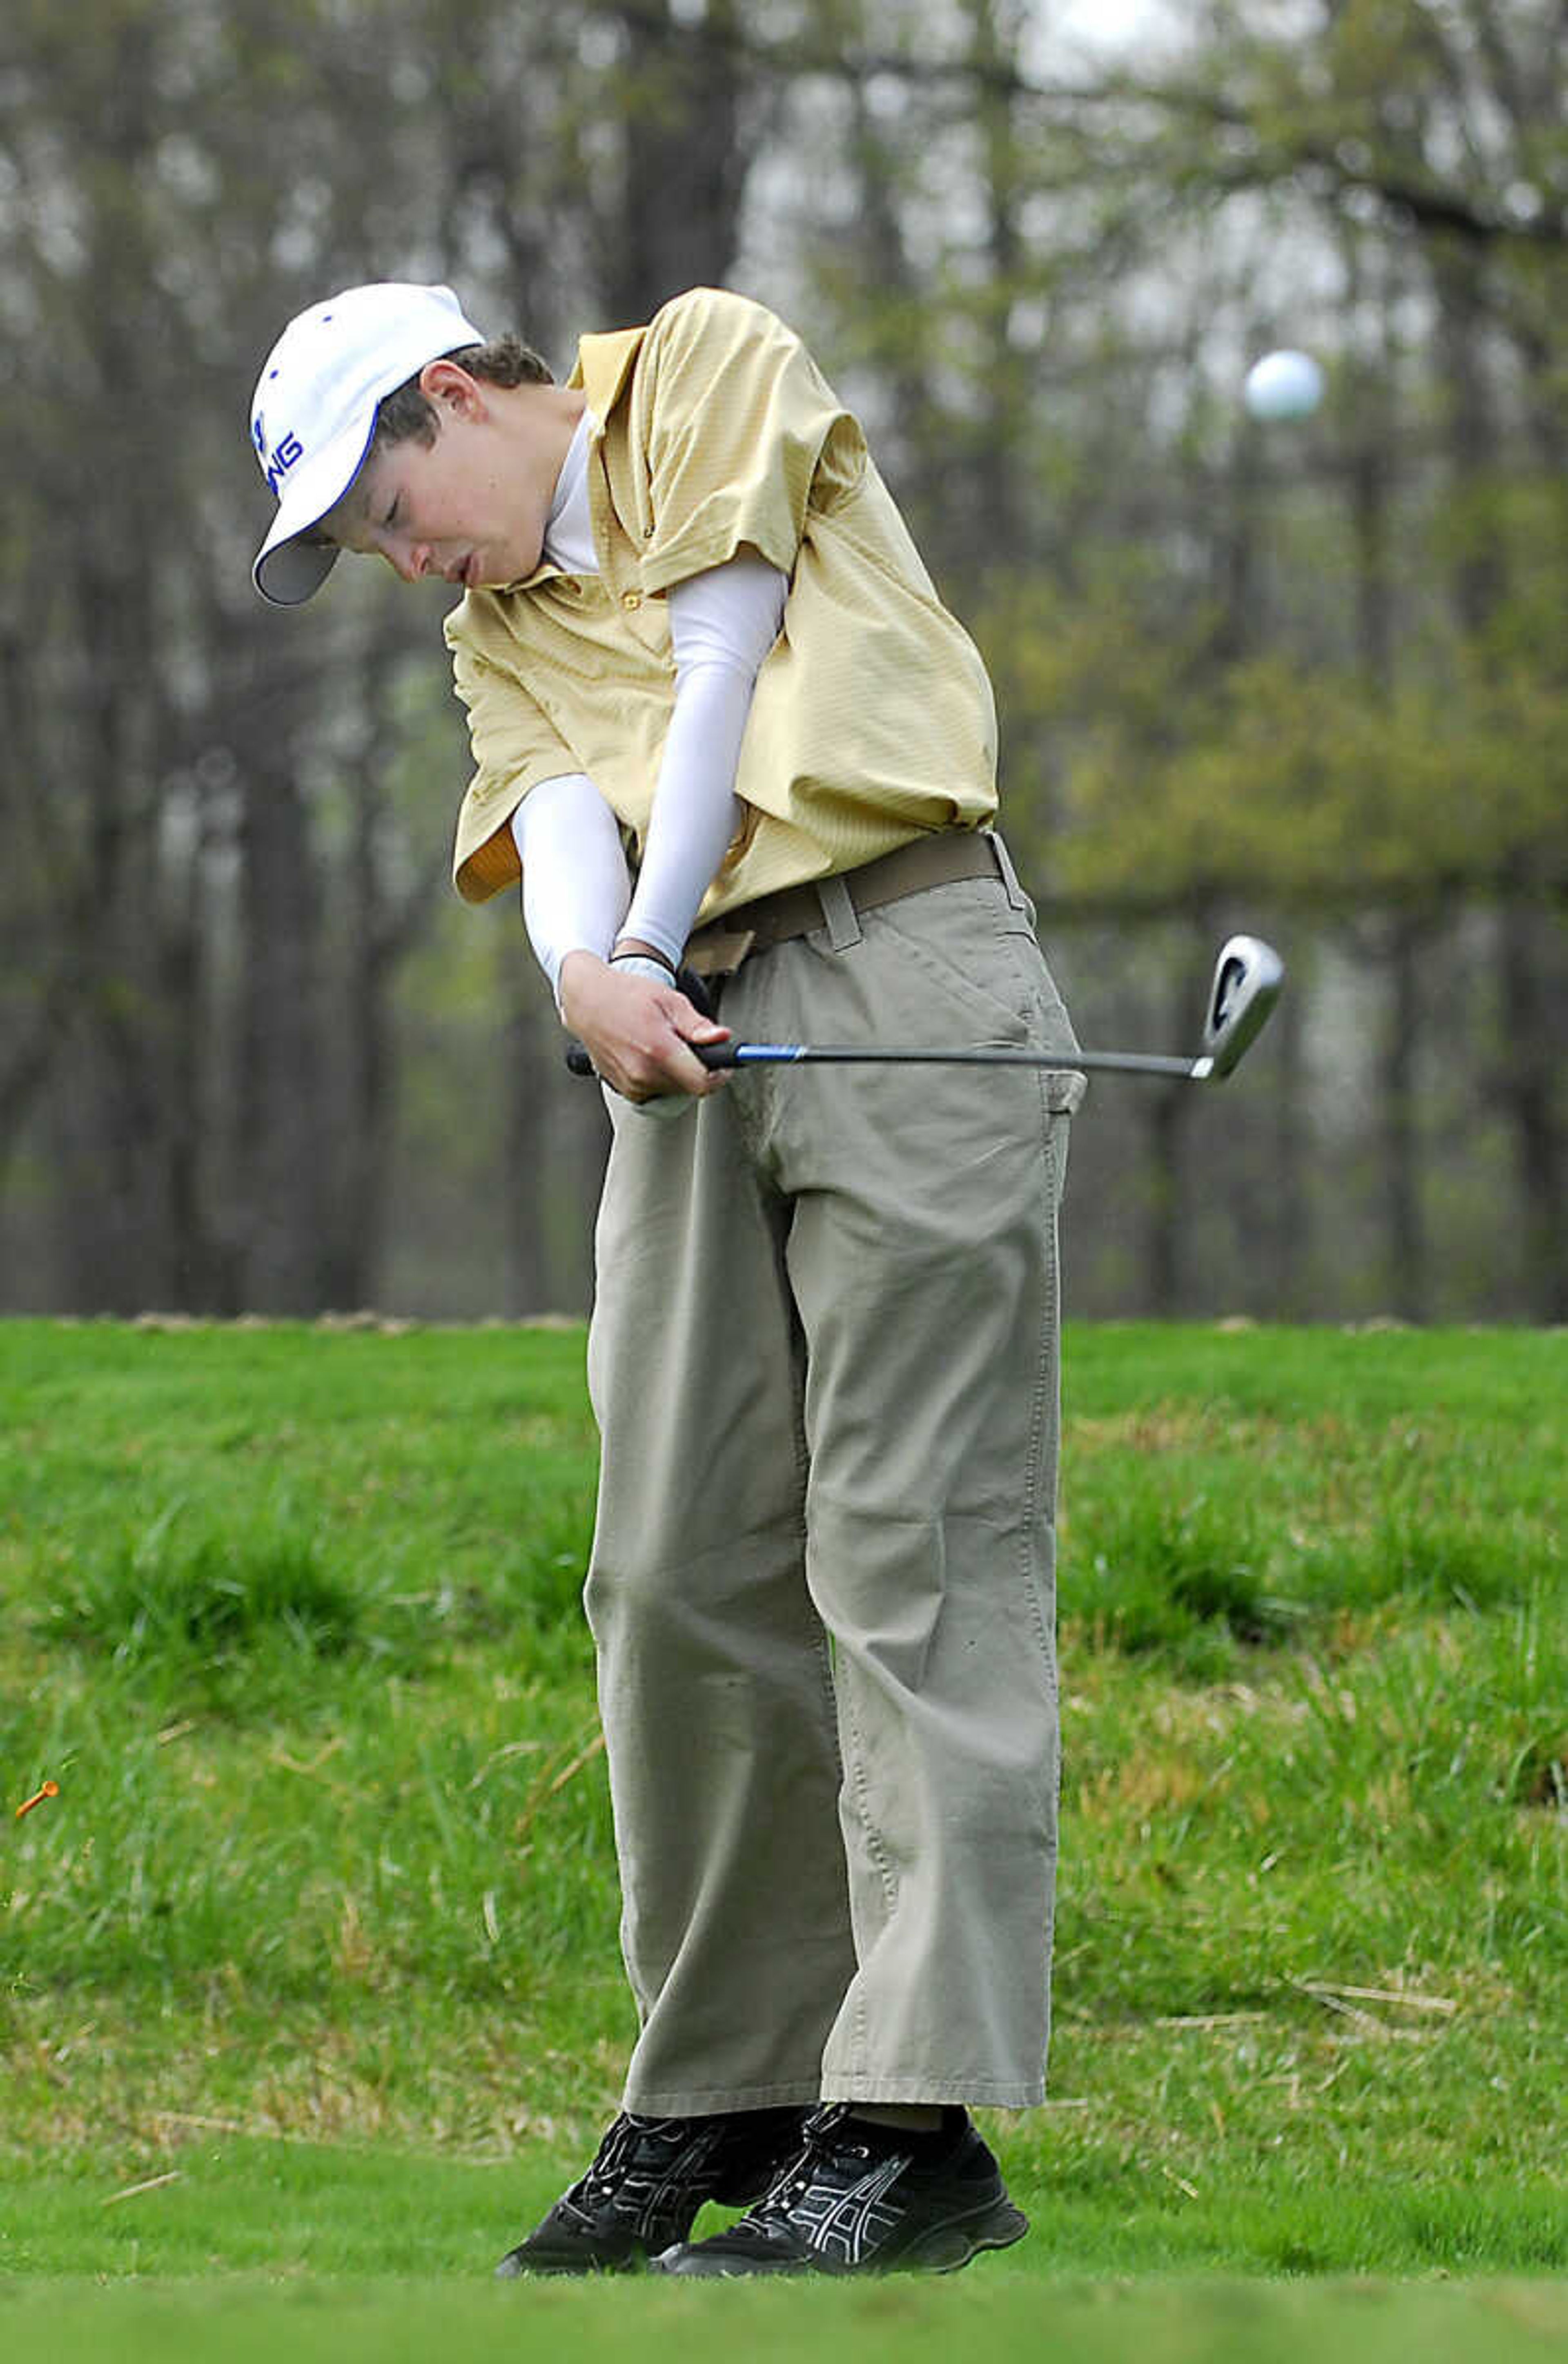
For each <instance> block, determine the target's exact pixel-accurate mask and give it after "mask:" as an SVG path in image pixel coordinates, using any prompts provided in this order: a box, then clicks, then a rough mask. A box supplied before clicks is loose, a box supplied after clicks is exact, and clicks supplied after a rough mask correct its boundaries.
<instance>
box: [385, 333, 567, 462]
mask: <svg viewBox="0 0 1568 2364" xmlns="http://www.w3.org/2000/svg"><path fill="white" fill-rule="evenodd" d="M441 358H442V359H443V360H444V361H449V362H457V364H458V366H459V368H460V369H465V370H466V371H467V372H468V374H469V375H470V377H477V378H482V379H484V383H485V384H486V385H504V386H513V385H553V384H554V380H553V379H552V377H551V376H550V370H549V367H548V365H547V363H545V362H542V361H541V360H540V359H539V355H538V353H536V352H535V351H534V350H533V348H532V346H531V345H525V344H524V342H523V340H522V339H521V337H516V336H513V335H512V333H511V332H510V330H508V331H507V333H506V335H505V336H504V337H492V338H491V340H490V341H489V343H488V344H484V345H459V346H458V347H457V348H456V349H455V350H454V351H451V352H450V353H445V354H443V355H442V356H441ZM438 431H439V421H438V419H437V417H436V408H435V405H434V403H432V402H431V400H430V398H429V396H428V395H427V394H424V393H422V392H421V391H420V386H419V379H418V377H417V376H414V377H411V378H409V379H407V380H406V383H405V384H404V385H399V386H395V387H394V389H393V391H392V392H391V393H390V394H388V395H384V396H383V397H382V401H381V404H380V406H379V407H378V408H377V411H376V414H375V432H374V434H373V436H372V437H371V443H370V451H369V452H367V453H366V455H365V456H366V458H367V459H369V458H371V457H373V454H374V453H376V452H385V451H390V449H391V448H392V446H393V445H394V444H395V443H409V442H418V443H426V444H429V443H433V442H434V441H435V440H436V436H437V433H438Z"/></svg>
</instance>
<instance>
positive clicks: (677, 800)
mask: <svg viewBox="0 0 1568 2364" xmlns="http://www.w3.org/2000/svg"><path fill="white" fill-rule="evenodd" d="M586 459H587V439H586V435H585V432H584V429H583V428H581V427H580V428H579V431H578V434H577V436H576V437H575V438H574V439H573V446H572V452H571V453H570V454H569V455H568V460H567V463H566V466H565V467H564V468H563V469H562V482H561V485H559V486H558V488H557V496H556V500H555V503H554V505H553V506H552V508H551V513H550V532H549V535H548V537H547V540H546V544H545V547H546V551H547V552H548V554H549V555H550V557H551V558H553V559H554V560H555V561H556V563H558V564H566V563H570V565H571V567H572V569H573V572H574V573H577V574H586V573H589V572H592V571H596V569H593V568H590V567H589V566H587V565H584V563H583V561H584V556H585V555H591V553H592V547H593V544H592V537H591V535H590V534H589V533H588V531H587V484H586ZM788 588H789V585H788V582H787V579H786V578H785V576H784V574H781V573H780V571H779V569H778V568H777V567H775V566H771V565H770V564H769V563H768V562H767V561H766V560H765V559H763V558H761V557H759V556H758V555H757V554H756V553H755V552H752V551H750V550H742V551H740V552H738V553H737V554H736V556H735V557H733V558H731V559H729V560H728V561H727V562H726V563H725V564H724V565H722V566H715V567H711V568H709V569H707V571H706V573H704V574H694V575H692V576H690V577H689V578H688V579H687V580H686V581H685V582H684V583H677V584H674V585H672V587H671V589H670V591H669V593H668V595H667V597H668V602H669V610H670V641H671V648H672V652H673V658H674V664H675V703H674V709H673V713H672V715H671V718H670V728H669V730H668V732H667V734H666V737H665V742H664V753H663V755H662V759H661V763H660V767H659V778H658V782H657V785H656V788H655V792H654V798H653V809H652V814H651V819H650V821H649V827H648V835H647V841H646V843H645V845H644V847H643V855H642V864H641V868H640V871H639V875H638V879H637V886H636V891H635V893H633V891H632V885H631V880H630V877H629V875H628V870H627V865H626V858H625V855H624V853H623V852H622V850H621V842H620V831H619V825H618V823H617V820H616V817H615V814H614V813H613V812H612V810H611V808H610V807H609V806H608V805H607V804H606V801H605V799H604V797H602V796H601V795H600V794H599V791H598V789H597V788H596V787H595V785H594V783H593V781H592V780H591V779H590V778H589V776H588V775H587V774H586V773H584V772H564V773H558V774H557V775H555V776H554V777H553V778H550V779H548V780H541V781H540V782H539V785H538V786H536V787H535V788H533V789H532V790H531V791H530V793H529V794H528V796H527V797H524V799H523V801H522V803H521V804H520V805H519V806H518V808H517V811H516V812H515V813H514V814H513V816H512V836H513V840H514V842H515V843H516V845H517V853H518V855H519V857H520V859H521V862H522V865H523V918H524V921H525V924H526V926H527V928H528V941H529V942H530V943H531V944H532V946H533V948H534V952H535V954H536V956H537V958H538V960H539V964H540V965H541V967H542V968H543V969H544V971H545V973H546V975H547V976H549V978H550V984H551V986H552V987H554V988H555V989H556V991H557V993H558V994H559V989H560V971H561V964H562V961H563V960H564V959H565V957H566V955H567V953H570V952H575V951H583V952H591V953H596V954H597V955H598V956H599V957H600V958H601V959H603V958H605V957H606V956H607V954H608V953H609V952H610V950H611V948H612V947H613V945H614V944H615V942H616V941H617V938H618V937H622V936H634V937H636V938H637V939H638V940H639V942H643V943H649V944H652V945H654V946H655V947H656V948H657V949H658V951H659V952H660V953H662V955H663V956H664V957H665V958H666V959H667V960H668V961H669V963H670V965H671V966H672V968H673V967H674V966H675V965H676V964H677V963H678V962H679V960H680V956H681V950H682V947H683V946H684V943H685V941H686V938H687V936H688V935H689V934H690V932H691V926H692V921H693V920H694V919H695V916H696V911H697V907H698V905H699V904H700V903H701V901H702V898H703V897H704V895H705V894H706V892H707V888H708V887H709V885H710V883H711V881H712V879H713V875H714V873H715V872H716V871H717V868H718V865H719V864H720V862H721V861H722V860H723V858H724V854H725V852H726V849H727V848H728V845H729V842H730V841H731V839H732V838H733V837H734V834H735V831H736V830H737V828H738V827H739V825H740V799H739V797H737V796H736V794H735V774H736V768H737V766H738V764H739V763H740V742H741V740H742V739H743V737H744V736H745V731H746V720H747V717H748V715H749V714H750V712H751V694H752V690H753V688H754V686H755V683H756V678H757V675H758V673H759V671H760V670H761V668H762V660H763V659H764V657H765V656H766V655H767V653H768V651H769V650H770V649H771V648H772V647H773V642H774V641H775V640H776V639H777V638H778V634H779V627H780V624H781V622H782V619H783V616H784V598H785V596H786V594H787V592H788Z"/></svg>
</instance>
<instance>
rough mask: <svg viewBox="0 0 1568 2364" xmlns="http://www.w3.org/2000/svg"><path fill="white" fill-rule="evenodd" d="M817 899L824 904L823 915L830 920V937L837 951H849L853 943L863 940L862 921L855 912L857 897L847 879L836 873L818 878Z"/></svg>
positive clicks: (829, 939)
mask: <svg viewBox="0 0 1568 2364" xmlns="http://www.w3.org/2000/svg"><path fill="white" fill-rule="evenodd" d="M817 901H818V902H819V903H820V904H821V906H822V917H823V918H824V920H827V922H828V941H829V942H830V943H831V944H832V947H833V950H834V951H835V952H836V953H847V952H848V951H849V949H850V946H851V944H858V943H859V942H860V941H861V923H860V920H859V919H858V918H857V916H856V913H855V898H854V897H853V896H852V895H851V892H850V887H849V882H848V880H847V879H845V878H843V877H841V876H838V875H835V876H834V877H831V878H818V879H817Z"/></svg>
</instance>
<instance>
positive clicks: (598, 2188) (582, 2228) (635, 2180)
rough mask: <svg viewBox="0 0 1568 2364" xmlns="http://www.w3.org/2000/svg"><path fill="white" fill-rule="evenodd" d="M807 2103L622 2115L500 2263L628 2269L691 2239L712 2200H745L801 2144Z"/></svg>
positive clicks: (502, 2270) (545, 2268)
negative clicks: (698, 2113)
mask: <svg viewBox="0 0 1568 2364" xmlns="http://www.w3.org/2000/svg"><path fill="white" fill-rule="evenodd" d="M805 2119H806V2112H805V2111H804V2110H737V2111H734V2112H731V2113H728V2114H726V2115H722V2116H717V2117H711V2118H639V2117H633V2116H630V2115H623V2116H621V2117H618V2118H617V2120H616V2122H615V2124H614V2125H613V2126H612V2127H611V2128H610V2130H609V2132H608V2134H607V2135H606V2136H605V2139H604V2141H603V2142H602V2143H601V2144H600V2145H599V2148H598V2154H597V2156H596V2158H595V2160H594V2164H593V2166H592V2167H591V2168H590V2169H588V2172H587V2174H586V2175H584V2177H583V2178H582V2180H580V2181H579V2182H577V2183H574V2184H573V2187H572V2189H571V2191H568V2192H565V2193H564V2194H563V2195H562V2198H561V2199H559V2200H558V2201H557V2202H556V2203H555V2205H554V2207H553V2208H552V2209H551V2210H550V2213H549V2215H548V2216H547V2217H546V2218H545V2220H544V2222H543V2224H542V2225H539V2226H538V2227H537V2228H536V2229H535V2230H534V2231H533V2232H532V2233H530V2234H529V2235H528V2239H527V2240H526V2241H519V2242H518V2244H517V2247H516V2248H515V2249H508V2250H507V2252H506V2256H505V2257H504V2258H502V2260H501V2262H500V2264H499V2265H498V2266H497V2267H496V2269H495V2273H496V2277H497V2279H498V2280H502V2281H509V2280H511V2279H512V2277H513V2276H514V2275H515V2274H595V2273H624V2272H627V2271H628V2270H629V2269H631V2268H633V2267H636V2266H639V2265H641V2264H642V2262H643V2261H644V2259H645V2258H651V2257H654V2256H656V2255H657V2254H658V2252H659V2251H660V2250H661V2249H667V2248H668V2247H670V2246H671V2244H672V2243H676V2242H681V2241H684V2239H685V2238H686V2236H687V2235H688V2234H689V2233H690V2231H691V2229H692V2225H693V2224H694V2223H695V2218H696V2213H697V2210H698V2209H699V2208H700V2207H701V2206H702V2204H703V2202H704V2201H705V2200H717V2201H719V2202H722V2203H723V2204H724V2205H726V2206H728V2207H732V2208H743V2207H744V2206H745V2205H746V2203H747V2202H748V2201H751V2200H755V2199H756V2198H757V2197H758V2195H759V2193H761V2192H764V2191H767V2189H768V2187H769V2185H770V2184H771V2183H772V2181H773V2178H774V2177H775V2176H776V2175H777V2173H778V2171H779V2169H780V2168H781V2167H782V2166H783V2164H784V2161H785V2160H786V2159H790V2158H794V2157H795V2154H796V2152H797V2151H798V2150H799V2148H800V2144H801V2133H802V2127H803V2125H804V2123H805Z"/></svg>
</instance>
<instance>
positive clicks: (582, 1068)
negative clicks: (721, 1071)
mask: <svg viewBox="0 0 1568 2364" xmlns="http://www.w3.org/2000/svg"><path fill="white" fill-rule="evenodd" d="M687 1047H688V1048H689V1049H690V1050H693V1051H695V1053H696V1054H697V1057H698V1058H699V1059H700V1060H701V1061H702V1063H703V1065H704V1066H705V1067H737V1066H739V1065H740V1060H739V1059H738V1058H737V1057H736V1055H735V1054H736V1049H737V1045H736V1044H735V1043H690V1044H688V1046H687ZM566 1064H567V1065H568V1067H570V1069H571V1070H572V1073H573V1075H574V1076H591V1075H592V1074H593V1072H594V1062H593V1061H592V1059H590V1058H589V1056H588V1054H587V1053H586V1051H584V1048H583V1045H582V1043H573V1044H572V1045H571V1047H570V1049H569V1050H568V1051H567V1054H566Z"/></svg>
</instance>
